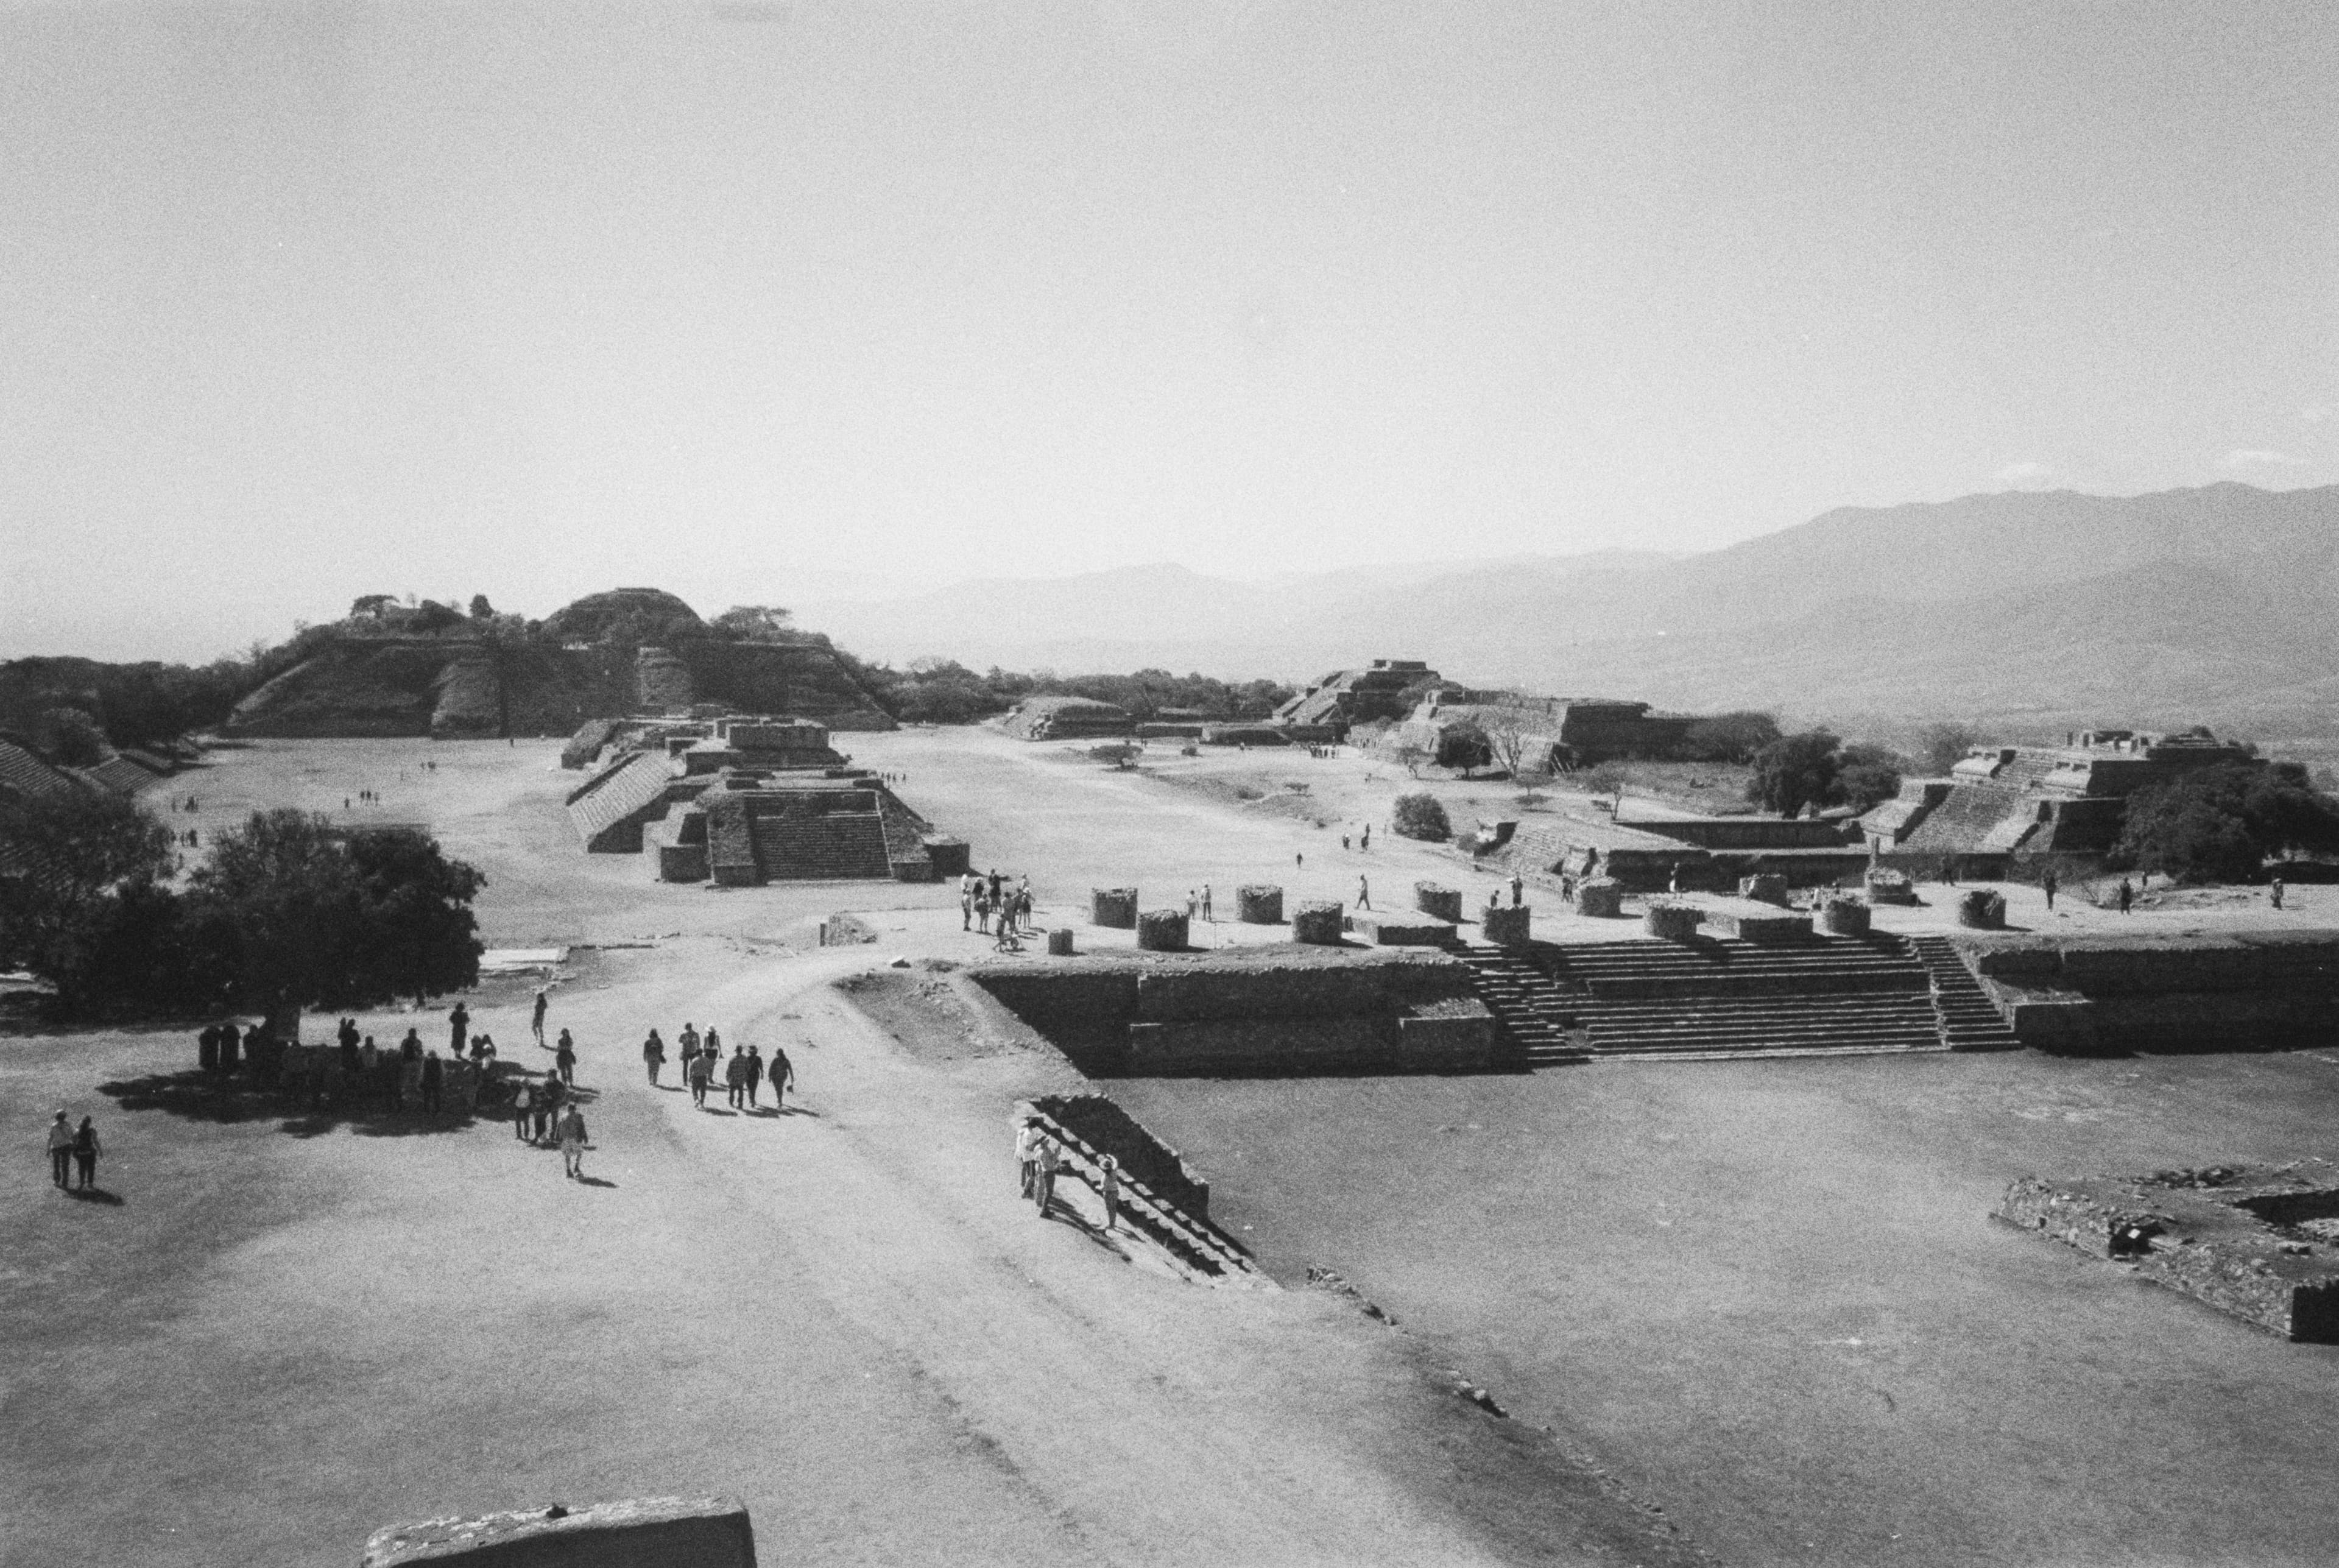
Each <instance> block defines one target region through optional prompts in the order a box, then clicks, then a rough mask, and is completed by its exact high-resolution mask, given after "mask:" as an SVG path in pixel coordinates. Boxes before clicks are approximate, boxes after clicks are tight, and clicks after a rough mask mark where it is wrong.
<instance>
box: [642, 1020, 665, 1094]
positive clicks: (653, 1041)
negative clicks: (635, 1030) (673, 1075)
mask: <svg viewBox="0 0 2339 1568" xmlns="http://www.w3.org/2000/svg"><path fill="white" fill-rule="evenodd" d="M642 1065H643V1066H644V1067H646V1068H647V1069H649V1074H650V1087H651V1088H652V1089H656V1087H657V1080H658V1070H659V1069H660V1068H662V1067H664V1066H665V1065H666V1041H664V1040H660V1039H659V1038H658V1031H656V1030H652V1031H650V1037H649V1038H648V1039H647V1040H644V1041H642Z"/></svg>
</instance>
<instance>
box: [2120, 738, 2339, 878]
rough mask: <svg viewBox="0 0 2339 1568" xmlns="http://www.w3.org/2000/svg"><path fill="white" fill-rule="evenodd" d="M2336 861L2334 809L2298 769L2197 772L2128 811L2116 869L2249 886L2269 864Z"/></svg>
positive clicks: (2337, 809)
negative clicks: (2280, 858)
mask: <svg viewBox="0 0 2339 1568" xmlns="http://www.w3.org/2000/svg"><path fill="white" fill-rule="evenodd" d="M2302 853H2304V854H2330V853H2339V801H2334V799H2333V798H2332V797H2331V796H2330V795H2327V794H2324V793H2323V792H2322V791H2320V790H2318V789H2316V788H2315V787H2314V784H2313V783H2312V782H2311V781H2310V780H2309V778H2308V776H2307V772H2306V769H2305V768H2304V766H2302V765H2300V764H2297V763H2270V764H2265V765H2263V766H2252V765H2250V764H2245V763H2227V764H2219V765H2217V766H2215V767H2205V768H2196V769H2194V770H2193V771H2192V772H2191V773H2188V774H2183V775H2182V776H2180V777H2178V778H2176V779H2173V780H2171V781H2170V782H2169V783H2167V784H2160V785H2156V786H2155V787H2154V788H2151V789H2144V790H2138V791H2137V793H2136V794H2135V795H2134V796H2132V797H2131V798H2130V799H2129V801H2128V804H2127V814H2126V818H2125V822H2124V824H2123V826H2122V828H2121V830H2120V837H2119V842H2118V843H2117V844H2115V845H2114V846H2113V849H2112V856H2111V861H2112V864H2113V865H2114V866H2116V867H2120V868H2123V869H2125V868H2127V867H2131V866H2132V867H2134V868H2136V869H2137V870H2139V871H2145V872H2159V873H2164V874H2166V875H2168V876H2172V877H2175V878H2176V879H2177V880H2178V881H2180V882H2194V883H2200V882H2246V881H2248V880H2250V879H2251V878H2253V877H2255V876H2256V875H2257V874H2258V873H2259V871H2260V870H2261V869H2262V868H2263V866H2264V865H2265V862H2266V861H2267V860H2268V859H2269V858H2272V857H2274V856H2277V855H2292V854H2302Z"/></svg>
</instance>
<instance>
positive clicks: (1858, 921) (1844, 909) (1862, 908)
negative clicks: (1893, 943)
mask: <svg viewBox="0 0 2339 1568" xmlns="http://www.w3.org/2000/svg"><path fill="white" fill-rule="evenodd" d="M1869 916H1870V910H1869V907H1868V906H1867V905H1866V904H1864V903H1861V902H1860V901H1859V900H1857V899H1849V898H1831V899H1830V900H1828V901H1827V902H1825V903H1823V904H1821V905H1820V929H1821V931H1824V932H1827V933H1828V934H1829V935H1831V936H1866V935H1867V934H1868V927H1869Z"/></svg>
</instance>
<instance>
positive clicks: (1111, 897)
mask: <svg viewBox="0 0 2339 1568" xmlns="http://www.w3.org/2000/svg"><path fill="white" fill-rule="evenodd" d="M1089 923H1090V924H1091V925H1102V926H1110V927H1111V928H1112V929H1113V930H1115V931H1135V930H1136V929H1137V890H1136V889H1135V888H1133V887H1092V888H1091V889H1089Z"/></svg>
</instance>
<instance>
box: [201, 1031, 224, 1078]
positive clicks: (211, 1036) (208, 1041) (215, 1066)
mask: <svg viewBox="0 0 2339 1568" xmlns="http://www.w3.org/2000/svg"><path fill="white" fill-rule="evenodd" d="M219 1037H220V1031H219V1025H218V1024H215V1023H212V1024H205V1025H204V1026H203V1031H202V1033H201V1034H199V1035H197V1036H195V1065H196V1066H197V1067H199V1068H201V1069H202V1070H203V1071H205V1072H209V1073H213V1074H216V1073H217V1072H218V1071H219Z"/></svg>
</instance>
